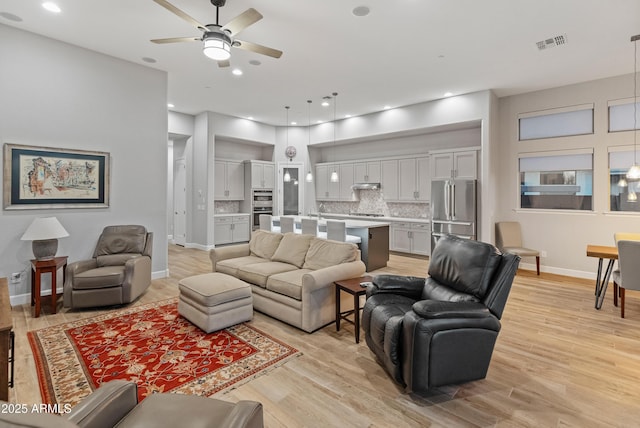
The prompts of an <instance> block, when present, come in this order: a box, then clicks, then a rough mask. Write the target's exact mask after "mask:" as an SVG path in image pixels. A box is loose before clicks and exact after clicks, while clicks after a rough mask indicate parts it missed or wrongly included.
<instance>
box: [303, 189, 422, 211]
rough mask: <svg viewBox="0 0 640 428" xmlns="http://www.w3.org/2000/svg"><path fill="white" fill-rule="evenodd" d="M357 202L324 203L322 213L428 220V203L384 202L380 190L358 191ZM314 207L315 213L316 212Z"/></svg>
mask: <svg viewBox="0 0 640 428" xmlns="http://www.w3.org/2000/svg"><path fill="white" fill-rule="evenodd" d="M359 192H360V200H358V201H324V202H322V204H323V205H324V211H325V212H327V213H333V214H349V213H354V212H358V213H367V214H382V215H383V216H385V217H404V218H429V204H428V203H392V202H385V200H384V199H383V198H382V193H381V192H380V190H360V191H359ZM319 206H320V204H319V203H318V206H317V207H316V211H317V210H318V207H319Z"/></svg>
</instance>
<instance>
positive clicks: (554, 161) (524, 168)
mask: <svg viewBox="0 0 640 428" xmlns="http://www.w3.org/2000/svg"><path fill="white" fill-rule="evenodd" d="M556 153H560V152H554V153H537V154H535V155H533V154H522V155H520V159H519V163H520V168H519V171H520V208H536V209H562V210H592V209H593V152H592V151H586V150H572V151H564V152H561V153H562V154H556Z"/></svg>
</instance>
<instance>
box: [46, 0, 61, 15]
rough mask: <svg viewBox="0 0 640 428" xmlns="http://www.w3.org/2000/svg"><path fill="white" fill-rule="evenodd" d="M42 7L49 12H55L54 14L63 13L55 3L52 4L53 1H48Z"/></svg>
mask: <svg viewBox="0 0 640 428" xmlns="http://www.w3.org/2000/svg"><path fill="white" fill-rule="evenodd" d="M42 7H44V8H45V9H47V10H48V11H49V12H53V13H60V12H62V9H60V6H58V5H57V4H55V3H54V2H51V1H47V2H44V3H42Z"/></svg>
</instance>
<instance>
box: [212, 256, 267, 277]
mask: <svg viewBox="0 0 640 428" xmlns="http://www.w3.org/2000/svg"><path fill="white" fill-rule="evenodd" d="M267 262H269V260H268V259H263V258H261V257H258V256H244V257H235V258H233V259H226V260H222V261H220V262H218V263H216V272H221V273H226V274H227V275H231V276H236V275H237V274H238V268H239V267H242V266H244V265H253V264H256V263H267Z"/></svg>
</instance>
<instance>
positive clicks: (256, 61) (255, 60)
mask: <svg viewBox="0 0 640 428" xmlns="http://www.w3.org/2000/svg"><path fill="white" fill-rule="evenodd" d="M249 64H251V65H260V64H262V63H261V62H260V61H258V60H257V59H252V60H251V61H249Z"/></svg>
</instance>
